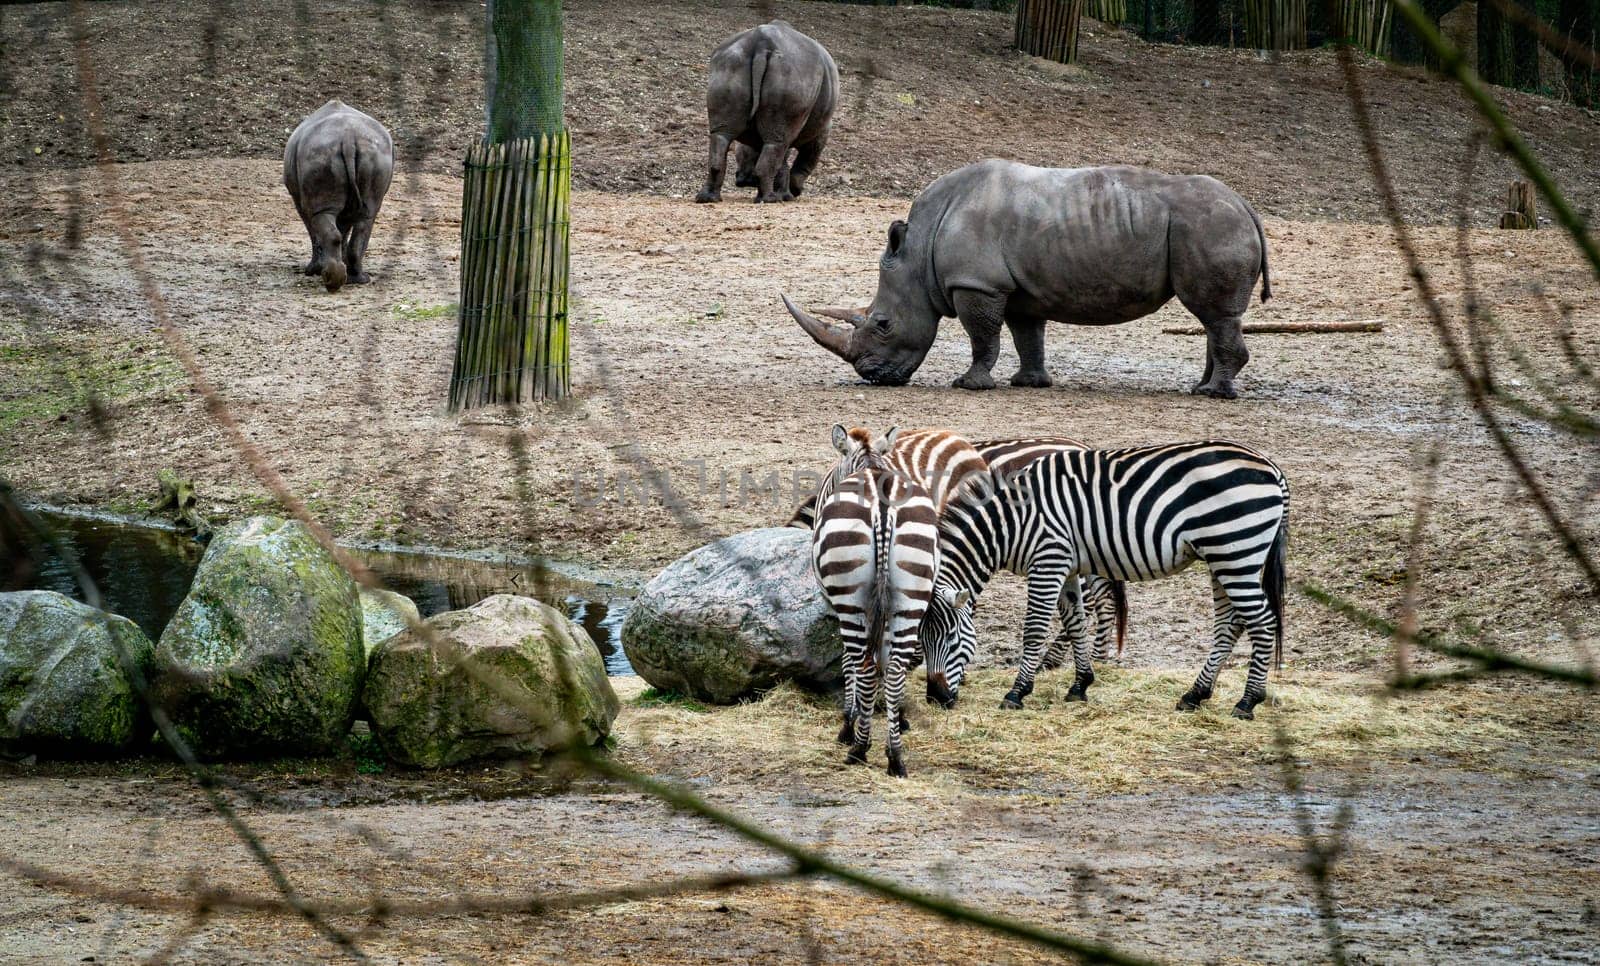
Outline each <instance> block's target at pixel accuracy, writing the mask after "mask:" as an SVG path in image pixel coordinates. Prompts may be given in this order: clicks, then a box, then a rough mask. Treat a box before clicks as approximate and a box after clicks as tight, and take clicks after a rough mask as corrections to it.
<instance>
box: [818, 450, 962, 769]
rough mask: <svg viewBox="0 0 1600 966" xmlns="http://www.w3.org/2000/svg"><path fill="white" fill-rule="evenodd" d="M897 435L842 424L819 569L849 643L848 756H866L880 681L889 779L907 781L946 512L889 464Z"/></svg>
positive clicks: (821, 498)
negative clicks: (915, 681)
mask: <svg viewBox="0 0 1600 966" xmlns="http://www.w3.org/2000/svg"><path fill="white" fill-rule="evenodd" d="M894 437H895V432H894V430H892V429H891V430H890V431H889V433H888V434H887V435H886V436H884V437H883V438H882V439H879V440H873V439H872V438H871V436H870V434H868V432H867V431H866V430H864V429H852V430H846V429H845V428H844V427H843V426H835V427H834V428H833V443H834V446H835V448H837V449H838V450H839V452H840V454H841V459H840V463H839V466H838V467H837V468H836V470H835V472H833V473H831V474H830V475H829V476H828V478H827V479H825V480H824V481H823V484H822V488H821V492H820V493H819V494H818V501H817V511H816V525H815V527H814V528H813V530H812V534H811V564H812V569H813V571H814V572H815V573H816V575H817V580H818V581H819V582H820V583H821V584H822V589H823V593H824V595H825V596H826V597H827V598H828V604H829V605H830V606H831V607H832V608H833V612H834V614H835V615H836V616H837V617H838V618H839V633H840V636H841V637H842V639H843V642H844V654H843V665H844V677H845V694H844V730H843V731H841V732H840V735H839V737H840V739H841V740H848V741H849V743H850V754H849V756H848V757H847V758H846V759H845V760H846V761H847V762H849V763H852V764H860V763H864V762H865V761H866V760H867V750H868V749H869V748H870V747H871V745H872V712H873V708H874V707H875V706H876V705H877V696H878V684H879V681H880V679H881V681H882V684H883V691H884V705H885V711H886V712H887V714H888V721H889V726H888V728H887V729H886V730H887V732H888V738H887V740H886V742H885V744H886V745H887V750H888V758H889V774H891V775H896V776H899V777H904V776H905V774H906V766H905V761H904V758H903V756H902V754H901V741H900V733H901V730H902V729H901V728H900V727H898V725H899V724H900V723H901V722H903V721H904V714H903V712H902V708H901V702H902V700H903V698H904V697H905V686H906V674H907V672H908V671H909V670H910V668H911V661H912V658H913V657H914V656H916V653H917V644H918V637H917V634H918V629H919V628H920V626H921V624H922V618H923V616H924V615H925V614H926V612H927V608H928V602H929V601H930V600H931V599H932V597H933V581H934V577H935V575H936V574H937V573H938V570H939V512H938V509H937V508H936V506H935V503H934V500H933V498H932V497H931V496H930V495H929V494H928V492H927V490H925V489H923V487H922V486H921V485H919V484H918V483H917V482H915V481H914V480H911V479H909V478H907V477H906V475H905V474H904V473H902V472H900V471H899V470H897V469H896V468H895V467H893V466H892V465H890V463H889V460H888V458H887V455H886V454H887V453H888V451H889V449H890V447H891V446H893V445H894ZM852 467H859V468H858V469H854V470H853V471H852V469H851V468H852Z"/></svg>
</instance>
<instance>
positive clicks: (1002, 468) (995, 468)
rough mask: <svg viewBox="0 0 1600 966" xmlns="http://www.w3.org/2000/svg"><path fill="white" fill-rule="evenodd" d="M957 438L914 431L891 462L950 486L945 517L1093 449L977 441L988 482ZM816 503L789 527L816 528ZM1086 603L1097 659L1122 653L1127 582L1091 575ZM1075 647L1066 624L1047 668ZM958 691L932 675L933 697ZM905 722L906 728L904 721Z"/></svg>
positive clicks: (1022, 440) (1046, 442)
mask: <svg viewBox="0 0 1600 966" xmlns="http://www.w3.org/2000/svg"><path fill="white" fill-rule="evenodd" d="M952 438H955V439H960V437H955V434H953V433H950V432H948V431H945V430H927V429H914V430H908V431H907V432H904V433H900V434H899V435H898V436H896V437H895V442H894V445H893V447H892V448H891V450H890V452H889V458H890V460H891V462H892V463H893V464H894V465H895V466H896V467H897V468H898V469H900V470H901V471H902V472H905V473H907V474H908V475H910V476H911V478H912V479H915V480H918V481H919V482H923V483H924V485H925V486H926V485H928V479H929V478H930V477H931V478H932V479H934V480H936V481H939V480H942V481H944V482H945V483H946V484H947V485H946V486H945V487H944V488H943V490H942V494H943V495H944V496H945V497H946V498H947V499H946V501H942V502H940V507H939V509H940V513H941V515H942V514H943V510H944V505H945V502H947V501H948V499H961V498H967V499H971V498H975V497H978V496H980V495H981V494H982V493H983V492H986V491H985V490H984V487H985V486H990V487H992V486H993V485H995V484H994V481H1000V482H1001V483H1002V484H1003V481H1004V480H1005V479H1006V478H1007V477H1009V476H1011V475H1012V474H1015V473H1017V472H1018V471H1020V470H1021V468H1022V467H1024V466H1026V465H1027V464H1029V463H1031V462H1033V461H1034V460H1036V459H1038V458H1040V457H1041V456H1046V455H1049V454H1050V453H1054V452H1059V451H1061V450H1069V449H1086V448H1087V447H1086V446H1085V445H1084V444H1083V443H1081V442H1079V441H1078V440H1075V439H1072V438H1070V437H1067V436H1021V437H1014V438H1011V439H993V440H984V441H980V442H974V443H972V444H971V447H970V449H971V450H972V451H975V452H976V454H977V455H978V456H979V457H980V458H981V459H982V461H983V464H986V465H987V468H988V470H989V472H990V473H991V474H992V479H991V480H989V481H985V480H982V479H981V478H979V477H977V475H976V474H977V472H978V471H977V470H976V469H975V468H974V466H973V462H972V460H971V459H970V457H969V456H968V453H967V451H966V450H963V449H961V448H960V447H959V446H958V445H952V444H951V442H950V440H951V439H952ZM962 442H964V441H962ZM816 507H817V497H816V496H813V497H811V498H810V499H808V500H806V501H805V502H804V503H801V504H800V506H798V507H797V508H795V511H794V515H793V516H791V517H790V518H789V522H788V523H787V524H786V526H791V527H799V528H801V529H805V530H811V529H812V528H813V525H814V523H815V522H816ZM1083 602H1084V607H1085V608H1086V609H1087V610H1088V611H1090V612H1092V613H1093V614H1094V615H1095V644H1094V657H1095V660H1097V661H1100V660H1106V659H1107V658H1109V657H1110V656H1111V644H1112V641H1113V640H1115V642H1116V645H1117V654H1118V655H1121V654H1122V645H1123V639H1124V637H1125V636H1126V633H1127V623H1128V601H1127V596H1126V592H1125V590H1124V588H1123V584H1122V581H1119V580H1105V579H1102V578H1100V577H1095V576H1092V575H1091V576H1088V577H1085V578H1084V580H1083ZM969 616H970V615H969ZM1069 646H1070V640H1069V637H1068V635H1067V633H1066V630H1065V628H1064V627H1063V629H1062V632H1061V634H1060V635H1059V636H1058V637H1057V638H1056V640H1055V641H1054V642H1053V643H1052V644H1051V645H1050V650H1049V652H1048V653H1047V654H1046V656H1045V662H1044V666H1045V667H1046V668H1056V667H1060V666H1061V665H1062V664H1064V663H1065V661H1066V654H1067V652H1068V648H1069ZM912 666H913V667H915V666H916V665H915V664H913V665H912ZM964 666H965V665H963V667H964ZM959 683H960V682H959V676H958V677H957V679H956V681H955V684H956V686H959ZM954 693H955V692H954V691H953V690H952V688H951V686H950V684H949V683H948V682H946V681H945V680H942V679H936V678H930V679H929V682H928V700H929V701H931V702H934V703H935V704H939V705H942V706H944V707H951V706H953V705H954V704H955V697H954ZM901 726H902V727H904V722H902V724H901Z"/></svg>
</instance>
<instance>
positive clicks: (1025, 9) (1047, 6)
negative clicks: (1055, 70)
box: [1017, 0, 1083, 64]
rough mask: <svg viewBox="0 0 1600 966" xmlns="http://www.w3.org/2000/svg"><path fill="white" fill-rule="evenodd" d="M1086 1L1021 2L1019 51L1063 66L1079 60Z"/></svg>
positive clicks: (1042, 0)
mask: <svg viewBox="0 0 1600 966" xmlns="http://www.w3.org/2000/svg"><path fill="white" fill-rule="evenodd" d="M1082 13H1083V0H1018V3H1017V49H1018V50H1020V51H1022V52H1023V53H1025V54H1032V55H1034V56H1035V57H1044V58H1046V59H1048V60H1054V61H1058V62H1060V63H1063V64H1071V63H1075V62H1076V61H1077V59H1078V21H1079V17H1080V15H1081V14H1082Z"/></svg>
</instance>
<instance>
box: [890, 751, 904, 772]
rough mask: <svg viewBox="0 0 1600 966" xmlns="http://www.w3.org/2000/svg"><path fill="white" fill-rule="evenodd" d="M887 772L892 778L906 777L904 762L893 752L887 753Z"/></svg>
mask: <svg viewBox="0 0 1600 966" xmlns="http://www.w3.org/2000/svg"><path fill="white" fill-rule="evenodd" d="M889 774H890V776H891V777H894V778H904V777H906V763H905V761H904V760H902V759H901V757H900V756H899V755H897V754H895V753H893V752H890V753H889Z"/></svg>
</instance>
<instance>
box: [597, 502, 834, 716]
mask: <svg viewBox="0 0 1600 966" xmlns="http://www.w3.org/2000/svg"><path fill="white" fill-rule="evenodd" d="M622 649H623V651H624V652H626V653H627V655H628V661H629V663H631V664H632V665H633V669H634V670H635V671H637V672H638V673H639V676H640V677H642V678H644V679H645V680H646V681H649V682H650V684H651V685H652V686H654V687H656V688H660V689H662V690H669V691H677V692H679V693H680V694H687V695H690V696H692V697H695V698H699V699H700V700H702V701H709V702H712V703H716V704H731V703H733V702H735V701H738V700H740V699H742V698H748V697H751V696H753V695H755V694H756V693H757V692H760V691H764V690H767V689H769V688H772V687H774V686H775V685H777V684H779V683H780V682H783V681H792V682H794V683H795V684H798V685H799V686H801V687H803V688H807V689H809V690H812V691H819V692H828V691H836V690H838V689H839V688H841V687H842V686H843V683H844V674H843V670H842V668H841V666H840V660H841V656H840V655H841V650H842V645H841V643H840V639H839V622H838V620H837V619H836V618H835V617H834V616H833V610H832V609H831V608H830V607H829V606H828V602H827V599H826V598H824V597H823V596H822V588H821V587H820V586H819V585H818V584H817V578H816V576H815V575H813V574H812V572H811V533H810V531H808V530H800V529H797V528H794V527H769V528H766V529H762V530H751V531H748V532H745V533H739V534H735V535H733V536H731V537H727V538H724V539H722V540H718V541H717V542H716V543H712V544H707V545H706V546H704V547H701V548H700V549H698V550H695V551H692V552H691V553H689V554H687V555H686V556H684V557H681V558H679V559H678V560H677V561H675V562H674V563H672V564H671V565H669V566H668V567H667V568H666V569H665V570H663V571H662V572H661V573H660V574H658V575H657V576H656V578H655V579H654V580H652V581H650V583H649V584H647V585H646V586H645V588H644V592H643V593H641V594H640V595H639V597H638V599H637V600H635V601H634V602H633V607H632V609H631V610H629V612H628V619H627V620H626V621H625V622H623V625H622Z"/></svg>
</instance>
